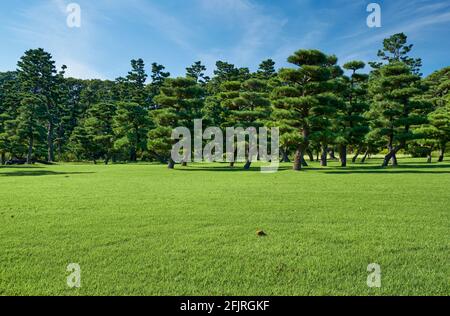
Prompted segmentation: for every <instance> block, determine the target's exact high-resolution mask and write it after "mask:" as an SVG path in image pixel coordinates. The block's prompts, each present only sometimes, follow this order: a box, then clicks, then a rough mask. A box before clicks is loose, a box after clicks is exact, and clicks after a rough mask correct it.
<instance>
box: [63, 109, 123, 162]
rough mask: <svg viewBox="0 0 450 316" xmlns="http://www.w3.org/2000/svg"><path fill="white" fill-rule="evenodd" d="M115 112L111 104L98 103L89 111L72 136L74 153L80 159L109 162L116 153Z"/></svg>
mask: <svg viewBox="0 0 450 316" xmlns="http://www.w3.org/2000/svg"><path fill="white" fill-rule="evenodd" d="M115 111H116V109H115V106H114V104H111V103H97V104H94V105H93V106H92V107H91V108H90V109H89V110H88V111H87V113H86V116H85V118H84V119H83V120H82V121H81V123H80V125H79V126H77V127H76V128H75V130H74V132H73V133H72V136H71V143H72V151H73V152H74V153H75V155H76V156H77V157H78V159H88V160H92V161H94V162H96V161H97V160H99V159H103V160H104V161H105V163H106V164H107V163H108V162H109V160H110V159H111V158H112V155H113V152H114V131H113V118H114V115H115Z"/></svg>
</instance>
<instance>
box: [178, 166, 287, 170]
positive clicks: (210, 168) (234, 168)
mask: <svg viewBox="0 0 450 316" xmlns="http://www.w3.org/2000/svg"><path fill="white" fill-rule="evenodd" d="M174 170H175V171H187V172H189V171H208V172H261V171H262V169H261V167H260V166H258V167H250V169H248V170H245V169H244V167H242V166H235V167H229V166H206V165H204V166H192V167H190V166H187V167H180V168H175V169H174ZM286 170H292V167H286V166H280V167H279V168H278V171H286Z"/></svg>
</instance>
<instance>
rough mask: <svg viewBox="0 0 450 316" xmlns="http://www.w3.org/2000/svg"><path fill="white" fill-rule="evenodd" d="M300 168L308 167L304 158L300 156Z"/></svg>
mask: <svg viewBox="0 0 450 316" xmlns="http://www.w3.org/2000/svg"><path fill="white" fill-rule="evenodd" d="M302 166H303V167H308V163H307V162H306V160H305V157H303V156H302Z"/></svg>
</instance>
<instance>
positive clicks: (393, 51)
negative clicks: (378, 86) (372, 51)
mask: <svg viewBox="0 0 450 316" xmlns="http://www.w3.org/2000/svg"><path fill="white" fill-rule="evenodd" d="M407 41H408V37H407V36H406V35H405V34H404V33H397V34H394V35H392V36H391V37H389V38H386V39H385V40H384V41H383V49H381V50H379V51H378V57H380V58H381V59H382V60H383V61H386V62H388V63H391V62H403V63H405V64H406V65H408V66H409V67H410V68H411V71H412V72H413V73H414V74H417V75H420V68H421V67H422V60H421V59H420V58H412V57H410V56H408V54H409V53H410V52H411V50H412V48H413V46H414V45H412V44H407ZM370 65H371V66H372V67H373V68H375V69H377V68H380V67H381V66H382V63H376V62H375V63H373V62H372V63H370Z"/></svg>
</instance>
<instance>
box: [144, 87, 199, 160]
mask: <svg viewBox="0 0 450 316" xmlns="http://www.w3.org/2000/svg"><path fill="white" fill-rule="evenodd" d="M203 97H204V90H203V89H202V88H201V87H200V85H199V84H197V82H196V81H195V80H194V79H192V78H176V79H167V80H166V81H165V82H164V85H162V86H161V89H160V94H158V95H157V96H156V97H155V98H154V102H155V104H156V106H157V110H154V111H151V117H152V120H153V122H154V124H155V127H154V128H153V129H152V130H150V132H149V134H148V137H149V140H148V149H149V151H150V152H151V153H152V154H154V155H155V156H156V157H158V158H159V159H160V160H162V161H169V167H170V168H173V167H174V162H173V161H172V160H171V158H170V150H171V148H172V144H173V140H172V139H171V135H172V130H173V129H174V128H176V127H187V128H189V129H191V130H192V129H193V127H194V119H200V118H201V109H202V107H203Z"/></svg>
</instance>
